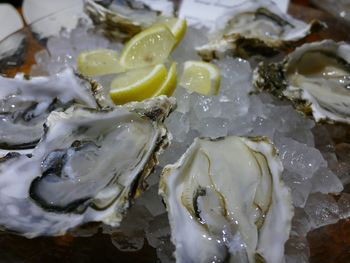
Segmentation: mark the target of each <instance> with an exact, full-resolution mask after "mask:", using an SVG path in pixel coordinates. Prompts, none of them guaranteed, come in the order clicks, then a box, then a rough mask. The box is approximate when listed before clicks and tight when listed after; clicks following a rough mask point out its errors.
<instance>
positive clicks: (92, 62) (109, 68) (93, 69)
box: [77, 49, 124, 77]
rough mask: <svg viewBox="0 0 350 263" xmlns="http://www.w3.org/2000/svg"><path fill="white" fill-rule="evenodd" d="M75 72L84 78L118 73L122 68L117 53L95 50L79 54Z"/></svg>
mask: <svg viewBox="0 0 350 263" xmlns="http://www.w3.org/2000/svg"><path fill="white" fill-rule="evenodd" d="M77 70H78V72H79V73H81V74H83V75H85V76H89V77H92V76H100V75H106V74H113V73H120V72H123V71H124V68H123V67H122V66H121V65H120V63H119V60H118V52H116V51H114V50H110V49H96V50H92V51H87V52H82V53H80V54H79V56H78V59H77Z"/></svg>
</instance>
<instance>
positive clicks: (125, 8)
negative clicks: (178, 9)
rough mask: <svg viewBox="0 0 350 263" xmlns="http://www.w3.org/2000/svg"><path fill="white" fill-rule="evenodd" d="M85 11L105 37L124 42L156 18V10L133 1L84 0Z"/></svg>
mask: <svg viewBox="0 0 350 263" xmlns="http://www.w3.org/2000/svg"><path fill="white" fill-rule="evenodd" d="M85 12H86V13H87V14H88V15H89V16H90V17H91V19H92V20H93V22H94V24H95V25H97V26H100V27H101V28H102V30H103V32H104V33H105V34H106V36H107V37H109V38H112V39H115V40H117V41H122V42H125V41H127V40H128V39H130V38H131V37H133V36H134V35H135V34H137V33H139V32H141V31H142V30H143V29H145V28H147V27H149V26H151V25H152V24H153V23H154V22H155V21H156V19H157V12H155V11H152V10H149V9H146V8H145V6H144V5H143V4H140V3H139V2H138V3H137V2H135V1H130V0H129V1H127V0H126V1H116V0H110V1H101V0H100V1H99V0H85Z"/></svg>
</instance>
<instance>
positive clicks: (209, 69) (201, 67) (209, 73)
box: [180, 61, 221, 96]
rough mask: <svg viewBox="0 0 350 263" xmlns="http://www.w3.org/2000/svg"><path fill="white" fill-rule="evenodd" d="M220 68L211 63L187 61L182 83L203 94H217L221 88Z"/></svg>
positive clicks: (189, 88)
mask: <svg viewBox="0 0 350 263" xmlns="http://www.w3.org/2000/svg"><path fill="white" fill-rule="evenodd" d="M220 79H221V78H220V70H219V68H218V67H217V66H216V65H214V64H211V63H206V62H202V61H186V62H185V63H184V71H183V74H182V77H181V81H180V85H181V86H183V87H184V88H186V89H188V90H189V91H191V92H197V93H199V94H202V95H206V96H212V95H217V94H218V92H219V89H220Z"/></svg>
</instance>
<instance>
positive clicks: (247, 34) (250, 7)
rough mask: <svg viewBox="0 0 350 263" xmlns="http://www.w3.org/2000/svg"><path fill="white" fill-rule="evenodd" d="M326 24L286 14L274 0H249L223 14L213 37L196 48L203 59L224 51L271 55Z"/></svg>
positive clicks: (213, 56)
mask: <svg viewBox="0 0 350 263" xmlns="http://www.w3.org/2000/svg"><path fill="white" fill-rule="evenodd" d="M323 27H325V25H324V24H322V23H321V22H319V21H316V20H313V21H311V22H310V24H306V23H304V22H303V21H300V20H297V19H295V18H293V17H291V16H289V15H287V14H284V13H283V12H282V11H281V10H280V9H279V8H278V7H277V5H276V4H275V3H274V2H272V1H266V0H259V1H246V2H244V3H243V4H241V5H239V6H237V7H235V8H234V9H231V10H230V11H228V12H227V14H225V15H223V17H222V18H221V21H220V22H219V23H218V25H217V26H216V29H215V31H216V32H219V33H215V34H214V35H212V36H211V38H212V40H211V41H210V42H209V43H208V44H206V45H204V46H201V47H198V48H197V51H198V54H199V55H200V56H202V58H203V59H204V60H212V59H214V58H218V57H222V56H224V55H225V54H233V55H234V56H239V57H242V58H249V57H251V56H253V55H262V56H266V57H270V56H273V55H276V54H278V53H279V51H280V50H285V49H287V48H289V47H293V46H296V45H298V44H299V43H300V41H302V40H303V39H304V38H305V37H306V36H307V35H309V34H310V33H312V32H316V31H318V30H320V29H322V28H323Z"/></svg>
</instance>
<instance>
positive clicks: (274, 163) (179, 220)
mask: <svg viewBox="0 0 350 263" xmlns="http://www.w3.org/2000/svg"><path fill="white" fill-rule="evenodd" d="M282 169H283V168H282V164H281V161H280V160H279V158H278V156H277V152H276V149H275V148H274V147H273V145H272V144H271V143H270V142H269V141H268V140H267V139H265V138H260V137H256V138H243V137H235V136H232V137H226V138H221V139H217V140H210V139H205V138H197V139H195V141H194V143H193V144H192V145H191V146H190V148H189V149H188V150H187V151H186V153H185V154H184V155H183V156H182V157H181V159H180V160H179V161H178V162H177V163H175V164H174V165H168V166H166V167H165V168H164V170H163V173H162V176H161V181H160V190H159V193H160V194H161V195H162V197H163V199H164V200H165V203H166V206H167V210H168V216H169V221H170V226H171V234H172V241H173V243H174V244H175V246H176V251H175V256H176V262H178V263H182V262H203V263H204V262H269V263H280V262H283V257H284V243H285V241H286V240H287V239H288V237H289V232H290V229H291V219H292V216H293V206H292V202H291V196H290V192H289V189H288V188H287V187H286V186H284V184H283V182H282V181H281V173H282Z"/></svg>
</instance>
